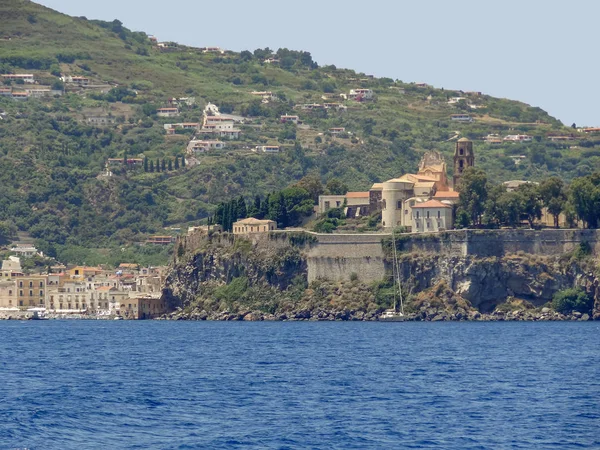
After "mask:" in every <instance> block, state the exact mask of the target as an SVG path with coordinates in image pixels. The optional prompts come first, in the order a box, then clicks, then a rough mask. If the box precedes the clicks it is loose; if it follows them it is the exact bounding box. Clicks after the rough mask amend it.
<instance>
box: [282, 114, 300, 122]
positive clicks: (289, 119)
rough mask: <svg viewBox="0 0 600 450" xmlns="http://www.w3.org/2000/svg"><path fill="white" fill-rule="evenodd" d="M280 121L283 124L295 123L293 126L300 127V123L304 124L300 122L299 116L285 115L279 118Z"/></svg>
mask: <svg viewBox="0 0 600 450" xmlns="http://www.w3.org/2000/svg"><path fill="white" fill-rule="evenodd" d="M279 120H280V122H281V123H293V124H296V125H298V124H299V123H302V122H300V117H298V116H290V115H288V114H284V115H283V116H281V117H280V118H279Z"/></svg>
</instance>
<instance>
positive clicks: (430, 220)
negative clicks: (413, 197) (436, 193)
mask: <svg viewBox="0 0 600 450" xmlns="http://www.w3.org/2000/svg"><path fill="white" fill-rule="evenodd" d="M452 227H453V223H452V206H450V205H447V204H445V203H442V202H440V201H439V200H429V201H426V202H423V203H417V204H415V205H414V206H413V207H412V231H413V232H417V233H424V232H428V231H434V232H436V231H444V230H450V229H452Z"/></svg>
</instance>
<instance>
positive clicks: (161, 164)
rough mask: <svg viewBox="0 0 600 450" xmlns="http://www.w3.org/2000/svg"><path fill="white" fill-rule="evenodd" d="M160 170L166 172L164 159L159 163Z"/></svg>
mask: <svg viewBox="0 0 600 450" xmlns="http://www.w3.org/2000/svg"><path fill="white" fill-rule="evenodd" d="M160 170H161V171H162V172H164V171H166V170H167V163H166V162H165V158H163V159H162V161H161V163H160Z"/></svg>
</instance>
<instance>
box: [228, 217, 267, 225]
mask: <svg viewBox="0 0 600 450" xmlns="http://www.w3.org/2000/svg"><path fill="white" fill-rule="evenodd" d="M271 222H273V221H272V220H267V219H265V220H260V219H256V218H254V217H248V218H247V219H243V220H238V221H237V222H236V223H241V224H244V225H262V224H267V223H271Z"/></svg>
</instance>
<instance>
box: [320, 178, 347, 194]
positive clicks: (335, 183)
mask: <svg viewBox="0 0 600 450" xmlns="http://www.w3.org/2000/svg"><path fill="white" fill-rule="evenodd" d="M325 192H327V193H328V194H329V195H346V193H347V192H348V186H346V184H344V183H343V182H342V181H340V180H339V179H338V178H332V179H330V180H329V181H328V182H327V185H326V186H325Z"/></svg>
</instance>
